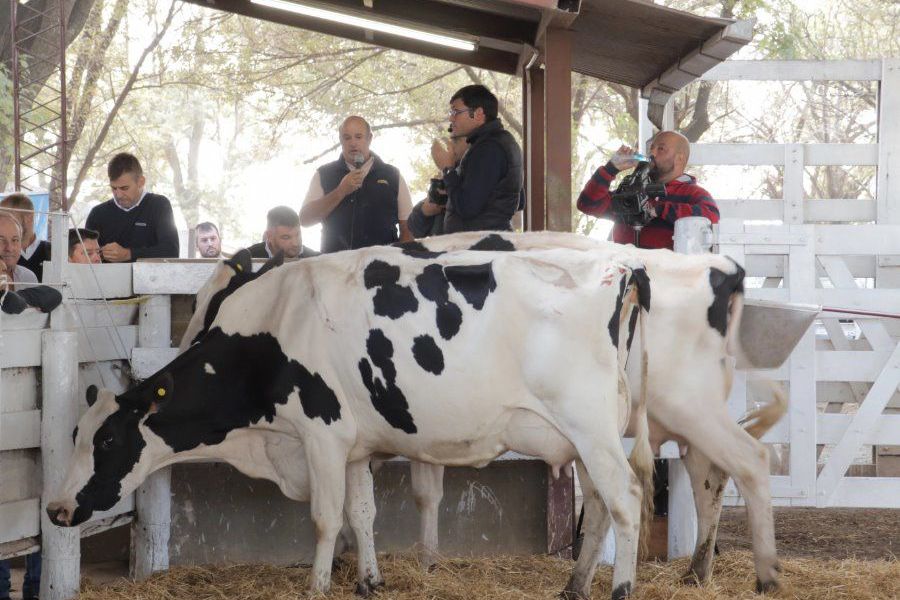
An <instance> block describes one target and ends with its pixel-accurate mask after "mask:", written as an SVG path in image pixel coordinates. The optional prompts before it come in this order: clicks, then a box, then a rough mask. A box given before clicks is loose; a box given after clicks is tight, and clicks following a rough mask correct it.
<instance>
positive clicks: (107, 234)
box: [85, 152, 178, 262]
mask: <svg viewBox="0 0 900 600" xmlns="http://www.w3.org/2000/svg"><path fill="white" fill-rule="evenodd" d="M106 172H107V174H108V175H109V186H110V187H111V188H112V193H113V197H112V199H111V200H107V201H106V202H104V203H103V204H99V205H97V206H95V207H94V208H92V209H91V212H90V214H88V218H87V221H86V222H85V227H87V228H88V229H93V230H94V231H96V232H98V233H99V234H100V254H101V255H102V257H103V260H104V262H134V261H136V260H137V259H139V258H178V231H177V230H176V229H175V216H174V215H173V213H172V205H171V204H170V203H169V199H168V198H166V197H165V196H161V195H160V194H152V193H150V192H147V191H144V184H145V183H146V179H145V178H144V171H143V169H142V168H141V163H140V162H139V161H138V159H137V158H136V157H135V156H134V155H132V154H128V153H126V152H123V153H121V154H116V155H115V156H114V157H113V158H112V160H111V161H109V166H108V167H107V169H106Z"/></svg>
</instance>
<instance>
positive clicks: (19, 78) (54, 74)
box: [9, 0, 68, 210]
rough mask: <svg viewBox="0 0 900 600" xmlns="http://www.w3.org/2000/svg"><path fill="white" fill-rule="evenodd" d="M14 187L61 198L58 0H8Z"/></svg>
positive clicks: (57, 202) (62, 88)
mask: <svg viewBox="0 0 900 600" xmlns="http://www.w3.org/2000/svg"><path fill="white" fill-rule="evenodd" d="M9 3H10V17H11V26H10V35H11V37H12V40H11V46H12V65H11V71H12V80H13V139H14V146H15V184H16V189H17V190H23V191H35V190H38V189H46V190H48V191H49V193H50V208H51V210H68V201H67V198H66V165H67V164H68V160H67V156H66V152H67V151H68V144H67V142H68V141H67V139H66V132H67V126H66V60H65V59H66V8H65V1H64V0H27V1H23V0H9Z"/></svg>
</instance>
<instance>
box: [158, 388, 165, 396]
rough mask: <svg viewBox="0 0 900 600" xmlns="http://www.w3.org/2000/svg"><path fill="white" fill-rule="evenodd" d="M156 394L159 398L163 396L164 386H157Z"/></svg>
mask: <svg viewBox="0 0 900 600" xmlns="http://www.w3.org/2000/svg"><path fill="white" fill-rule="evenodd" d="M156 395H157V396H159V397H160V398H162V397H163V396H165V395H166V390H165V388H159V389H158V390H156Z"/></svg>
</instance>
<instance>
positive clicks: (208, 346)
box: [128, 327, 341, 452]
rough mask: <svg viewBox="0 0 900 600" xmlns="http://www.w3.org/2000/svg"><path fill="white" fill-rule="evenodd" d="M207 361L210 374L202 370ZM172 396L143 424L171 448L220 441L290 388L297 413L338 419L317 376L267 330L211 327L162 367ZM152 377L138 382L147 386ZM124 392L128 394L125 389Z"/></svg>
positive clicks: (271, 411) (265, 414)
mask: <svg viewBox="0 0 900 600" xmlns="http://www.w3.org/2000/svg"><path fill="white" fill-rule="evenodd" d="M207 363H209V364H210V365H211V366H212V368H213V370H214V371H215V373H214V374H210V373H207V371H206V364H207ZM164 370H165V371H167V372H169V373H171V375H172V377H173V378H174V380H175V383H174V388H175V391H174V394H175V398H173V399H172V400H169V402H168V404H166V406H165V408H164V409H161V410H160V411H159V412H158V413H156V414H153V415H150V417H148V418H147V426H148V427H149V428H150V429H151V430H152V431H153V432H154V433H156V434H157V435H159V436H160V437H161V438H162V439H163V441H165V442H166V444H168V445H169V446H170V447H171V448H172V449H173V450H174V451H175V452H182V451H184V450H190V449H191V448H195V447H197V446H198V445H200V444H206V445H208V446H211V445H214V444H218V443H221V442H222V440H224V439H225V436H226V435H228V433H229V432H230V431H232V430H234V429H240V428H242V427H247V426H248V425H250V424H252V423H257V422H259V421H261V420H262V419H265V420H266V421H268V422H272V420H273V419H274V418H275V409H276V406H278V405H284V404H286V403H287V401H288V397H289V396H290V395H291V393H293V392H294V391H295V390H296V391H297V392H298V393H299V396H300V405H301V407H302V409H303V413H304V414H305V415H306V416H307V417H308V418H310V419H315V418H319V419H322V421H324V422H325V424H326V425H327V424H330V423H332V422H333V421H337V420H338V419H340V418H341V407H340V403H339V402H338V400H337V396H336V395H335V394H334V392H333V391H332V390H331V389H330V388H329V387H328V385H327V384H326V383H325V381H324V380H323V379H322V376H321V375H319V374H318V373H311V372H310V371H309V370H308V369H307V368H306V367H304V366H303V365H301V364H300V363H299V362H297V361H296V360H294V359H292V358H288V356H287V355H285V353H284V351H283V350H282V349H281V344H280V343H279V342H278V339H277V338H275V336H273V335H272V334H269V333H257V334H254V335H250V336H243V335H238V334H235V335H228V334H225V333H224V332H222V330H221V329H219V328H218V327H215V328H213V329H212V330H211V331H210V332H209V334H207V335H206V337H204V338H203V340H202V342H201V343H200V344H198V345H196V346H192V347H191V348H190V349H189V350H188V351H187V352H185V353H184V354H182V355H181V356H179V357H178V358H176V359H175V360H174V361H172V363H171V364H170V365H169V366H168V367H165V369H164ZM156 377H157V376H156V375H154V376H153V377H151V378H150V379H148V380H147V381H145V382H144V384H142V385H150V386H152V385H153V382H154V378H156ZM128 393H130V392H128Z"/></svg>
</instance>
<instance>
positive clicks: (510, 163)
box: [444, 119, 524, 233]
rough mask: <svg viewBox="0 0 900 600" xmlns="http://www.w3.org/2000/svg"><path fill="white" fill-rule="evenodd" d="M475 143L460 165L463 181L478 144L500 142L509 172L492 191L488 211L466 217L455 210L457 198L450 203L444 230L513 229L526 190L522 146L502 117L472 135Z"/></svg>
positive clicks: (488, 200)
mask: <svg viewBox="0 0 900 600" xmlns="http://www.w3.org/2000/svg"><path fill="white" fill-rule="evenodd" d="M468 142H469V144H471V145H470V146H469V150H468V151H467V152H466V154H465V156H463V159H462V162H460V164H459V175H460V178H461V179H462V181H465V179H466V167H467V166H468V163H467V159H468V158H469V157H470V156H471V155H472V154H473V152H472V150H474V149H475V148H476V147H477V146H479V145H481V144H499V145H500V147H501V148H502V149H503V153H504V154H505V155H506V174H505V175H504V176H503V178H502V179H501V180H500V181H499V182H498V183H497V185H496V186H495V187H494V189H492V190H490V192H489V196H488V199H487V202H485V204H484V210H482V211H481V213H479V214H478V215H477V216H475V217H473V218H471V219H463V218H462V217H461V216H459V215H458V214H456V213H454V212H453V198H452V196H451V198H450V203H449V204H448V206H447V215H446V216H445V218H444V233H456V232H457V231H491V230H493V231H510V230H511V229H512V225H511V223H510V220H511V219H512V216H513V214H514V213H515V212H516V208H517V207H518V206H519V195H520V192H521V191H522V182H523V173H524V171H523V168H522V149H521V148H519V144H518V143H516V140H515V138H514V137H513V136H512V134H511V133H510V132H508V131H507V130H505V129H504V128H503V125H502V124H501V123H500V119H494V120H493V121H488V122H487V123H485V124H484V125H482V126H481V127H479V128H478V129H476V130H475V131H473V132H472V133H471V134H470V135H469V137H468Z"/></svg>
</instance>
